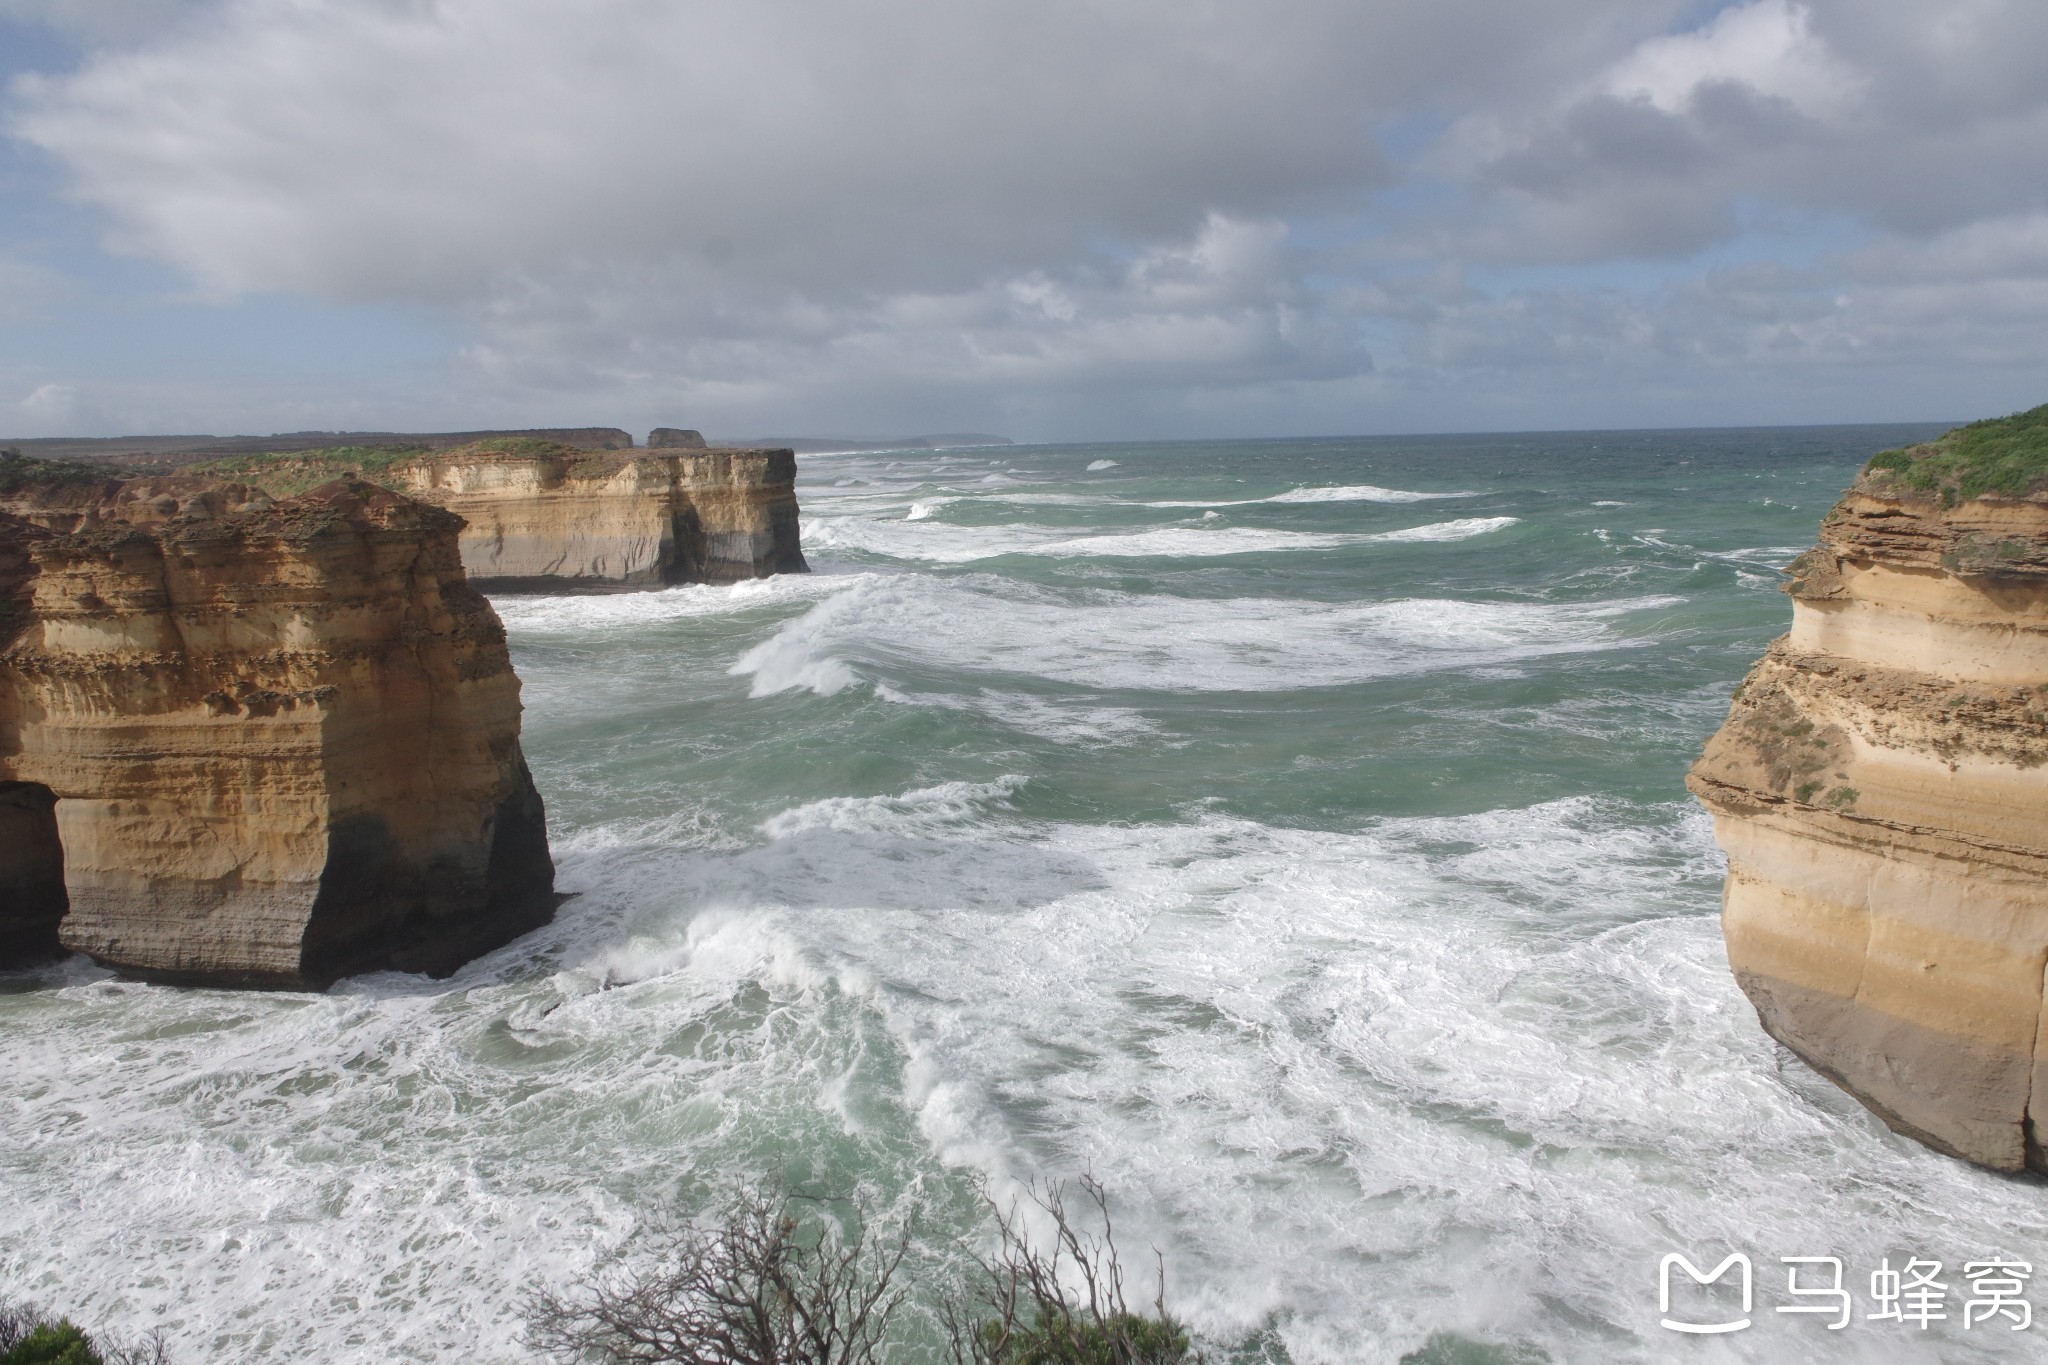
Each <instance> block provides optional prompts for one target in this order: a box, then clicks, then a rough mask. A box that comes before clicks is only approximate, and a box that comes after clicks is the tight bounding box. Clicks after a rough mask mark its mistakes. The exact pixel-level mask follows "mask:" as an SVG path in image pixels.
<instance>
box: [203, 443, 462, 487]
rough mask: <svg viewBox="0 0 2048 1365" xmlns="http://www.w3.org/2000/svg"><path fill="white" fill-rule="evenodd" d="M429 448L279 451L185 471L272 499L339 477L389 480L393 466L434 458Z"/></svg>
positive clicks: (375, 481) (240, 456) (371, 480)
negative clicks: (253, 488)
mask: <svg viewBox="0 0 2048 1365" xmlns="http://www.w3.org/2000/svg"><path fill="white" fill-rule="evenodd" d="M431 453H432V452H431V451H429V450H428V449H427V448H426V447H425V446H337V447H335V448H334V449H332V450H277V451H269V452H266V453H264V454H260V455H230V456H229V457H227V458H226V459H224V460H208V461H206V462H205V463H203V464H195V465H187V466H186V467H185V468H184V469H183V470H181V471H179V472H180V473H185V474H204V475H208V476H210V477H212V478H216V479H227V480H231V481H233V482H235V483H249V484H254V485H256V486H257V487H258V488H261V489H262V490H263V491H264V492H266V493H268V494H270V495H271V496H272V497H278V498H288V497H293V496H295V495H297V494H300V493H303V492H305V491H306V490H307V489H309V488H318V487H319V486H320V485H321V484H323V483H332V482H334V480H336V479H363V480H366V481H368V482H370V483H382V482H384V475H385V473H386V471H388V470H389V469H390V468H391V467H392V466H393V465H400V464H405V463H406V462H408V461H410V460H417V459H419V458H420V457H421V456H422V455H427V454H431Z"/></svg>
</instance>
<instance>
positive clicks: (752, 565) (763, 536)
mask: <svg viewBox="0 0 2048 1365" xmlns="http://www.w3.org/2000/svg"><path fill="white" fill-rule="evenodd" d="M389 480H390V482H391V483H392V485H393V486H394V487H397V488H399V489H401V490H403V491H404V492H405V493H406V494H407V495H408V496H411V497H414V498H418V499H419V500H421V501H422V502H429V503H433V504H435V505H436V506H440V507H445V508H447V509H448V510H449V511H451V512H454V513H456V514H458V515H459V516H461V517H462V518H463V519H464V521H466V522H467V523H468V525H467V527H466V528H465V529H464V531H463V533H462V562H463V566H464V567H465V568H466V569H467V570H468V571H469V576H470V579H471V581H472V582H474V583H475V584H476V585H477V586H478V587H479V588H480V589H482V590H483V591H486V592H492V591H505V590H514V591H517V590H538V591H547V592H562V591H565V590H579V589H582V590H616V589H626V588H643V587H663V586H667V585H670V584H676V583H731V582H736V581H739V580H742V579H749V578H765V577H767V576H768V575H770V574H776V573H802V572H804V571H805V569H806V567H807V566H806V565H805V564H804V557H803V550H802V547H801V545H800V543H799V538H798V526H797V504H796V456H795V454H794V453H792V452H791V451H788V450H694V451H679V450H663V451H661V452H659V453H656V452H651V451H650V452H646V453H630V454H629V453H627V452H624V451H619V452H611V453H596V452H590V451H580V450H571V449H569V448H568V447H563V446H554V447H546V446H543V445H541V444H540V443H533V442H527V443H521V444H520V445H519V446H516V447H515V448H513V449H510V450H496V449H491V448H488V443H485V444H481V445H479V446H478V447H474V448H469V449H464V450H455V451H449V452H447V453H445V454H442V455H436V456H432V457H430V458H427V459H422V460H419V461H417V462H415V463H412V464H409V465H401V466H398V467H396V468H394V469H392V470H391V471H390V475H389Z"/></svg>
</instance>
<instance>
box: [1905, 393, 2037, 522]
mask: <svg viewBox="0 0 2048 1365" xmlns="http://www.w3.org/2000/svg"><path fill="white" fill-rule="evenodd" d="M1865 472H1866V473H1868V474H1871V475H1875V476H1878V477H1880V478H1883V479H1887V480H1889V481H1891V482H1893V483H1895V484H1899V485H1903V486H1905V487H1907V488H1910V489H1913V490H1915V491H1917V492H1922V493H1934V494H1937V495H1938V496H1940V498H1941V500H1942V502H1943V504H1944V505H1945V506H1951V507H1952V506H1954V505H1955V504H1956V503H1957V502H1959V501H1967V500H1969V499H1971V498H1982V497H2003V498H2023V497H2026V496H2027V495H2028V494H2030V493H2035V492H2038V491H2040V490H2041V489H2042V488H2043V487H2044V485H2048V403H2044V404H2042V405H2041V406H2040V407H2037V408H2029V409H2028V410H2027V411H2025V412H2016V413H2014V414H2012V415H2011V416H2009V417H1991V418H1986V419H1985V420H1984V421H1981V422H1971V423H1970V424H1968V425H1967V426H1960V427H1957V428H1956V429H1955V430H1953V431H1950V432H1947V433H1945V434H1943V435H1941V436H1938V437H1936V438H1935V439H1934V440H1932V441H1926V442H1923V443H1922V444H1920V445H1916V446H1907V447H1905V448H1904V449H1902V450H1885V451H1880V452H1879V453H1878V454H1876V455H1874V456H1872V457H1871V460H1870V463H1869V464H1868V465H1866V466H1865Z"/></svg>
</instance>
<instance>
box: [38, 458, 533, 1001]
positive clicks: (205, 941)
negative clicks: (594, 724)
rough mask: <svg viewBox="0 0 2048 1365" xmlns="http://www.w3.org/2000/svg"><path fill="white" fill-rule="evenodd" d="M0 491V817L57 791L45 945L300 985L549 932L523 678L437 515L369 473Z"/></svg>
mask: <svg viewBox="0 0 2048 1365" xmlns="http://www.w3.org/2000/svg"><path fill="white" fill-rule="evenodd" d="M9 498H10V502H11V505H12V506H13V507H14V508H15V510H17V511H18V512H21V513H23V514H24V515H23V517H21V518H13V517H10V518H6V519H5V520H4V521H0V603H5V602H6V601H7V600H8V582H9V579H8V575H9V573H10V570H9V567H8V566H9V565H10V564H12V565H13V566H14V568H13V570H12V572H13V575H14V580H13V581H14V588H13V591H12V598H13V600H14V602H15V603H16V606H17V609H16V611H15V613H14V615H13V617H12V619H13V621H14V638H12V639H11V640H7V639H5V638H0V782H4V783H7V784H11V785H8V786H0V821H5V820H9V819H16V818H17V817H16V816H14V815H13V814H11V812H12V811H13V810H14V808H15V807H19V808H20V809H21V811H22V814H21V815H20V817H18V820H19V823H20V824H22V825H23V826H28V825H31V824H33V823H34V821H35V820H36V819H37V818H38V816H39V813H40V816H41V817H42V818H43V819H44V823H45V824H47V823H48V819H47V817H48V815H49V810H48V805H49V803H48V802H47V801H45V800H41V799H39V794H40V793H41V792H42V791H43V789H47V791H48V792H49V793H52V794H54V797H55V801H54V824H55V827H56V831H57V833H58V835H59V836H60V837H61V855H60V856H61V866H62V871H63V888H62V889H63V891H65V892H68V897H69V912H68V914H66V915H65V916H64V918H63V921H62V928H61V935H62V940H63V943H64V944H65V945H66V946H68V947H71V948H74V949H77V950H79V951H83V952H86V953H89V954H91V955H92V956H93V957H94V958H96V959H98V960H99V961H101V962H104V963H107V964H109V965H111V966H114V967H116V968H118V969H120V970H122V971H124V972H127V973H130V974H133V975H138V976H143V977H149V978H155V979H161V980H169V981H184V982H200V983H207V984H217V985H245V986H273V987H313V988H318V987H321V986H324V985H326V984H327V983H329V982H331V981H333V980H334V979H335V978H337V977H339V976H343V975H347V974H350V973H354V972H359V971H364V970H370V969H374V968H379V967H395V968H399V969H402V970H412V971H430V972H441V971H447V970H452V969H453V968H454V967H455V966H457V965H459V964H460V963H461V962H463V961H464V960H466V959H467V958H469V957H472V956H474V955H475V954H476V953H478V952H481V951H484V950H486V949H488V948H491V947H494V946H496V945H498V944H501V943H504V942H506V941H508V940H509V939H511V938H513V937H515V936H517V935H518V934H521V933H523V932H525V931H526V930H528V929H531V928H533V927H534V926H536V925H538V924H541V923H543V922H545V921H546V920H547V919H548V918H549V916H550V915H551V914H552V912H553V908H554V904H555V897H554V894H553V865H552V862H551V861H550V859H549V856H548V849H547V835H546V828H545V822H544V816H543V811H542V808H541V802H540V798H539V796H538V794H537V793H536V792H535V791H534V788H533V783H532V780H531V778H530V777H529V776H528V773H527V769H526V764H525V761H524V759H523V758H522V756H521V753H520V748H519V683H518V680H517V678H515V677H514V676H513V673H512V669H511V665H510V661H509V658H508V656H507V653H506V647H505V638H504V632H503V628H502V627H501V626H500V624H499V622H498V619H497V616H496V614H495V613H494V612H493V611H492V610H491V607H490V605H489V603H487V602H486V601H485V600H484V599H483V598H482V597H481V596H480V595H479V594H478V593H477V592H476V590H475V589H474V588H472V587H471V586H470V585H469V584H468V583H467V581H466V580H465V578H464V575H463V573H462V569H461V563H460V559H459V556H458V551H457V545H456V537H457V533H458V531H459V529H460V525H461V523H460V521H459V520H458V519H457V518H456V517H454V516H452V515H450V514H449V513H447V512H445V511H442V510H440V509H438V508H433V507H427V506H423V505H421V504H418V503H415V502H412V501H411V500H409V499H406V498H403V497H401V496H398V495H397V494H394V493H392V492H390V491H388V490H385V489H382V488H377V487H373V486H371V485H368V484H362V483H336V484H331V485H328V486H325V487H322V488H319V489H316V490H314V491H312V492H310V493H307V494H305V495H304V496H302V497H299V498H294V499H286V500H281V501H273V500H272V499H271V498H269V497H267V496H265V495H263V494H261V493H259V492H257V491H255V490H253V489H249V488H244V487H237V486H233V485H219V484H209V483H207V482H206V481H204V480H196V479H171V480H131V481H126V482H122V483H118V484H117V485H116V486H113V487H111V488H104V487H103V488H100V489H98V491H97V493H96V494H95V493H94V492H93V490H91V489H89V488H86V487H83V486H81V485H79V484H78V483H76V482H75V481H72V482H65V481H62V480H58V481H49V480H45V481H44V482H43V484H42V485H41V486H40V487H35V486H31V487H28V488H21V487H17V488H15V489H14V490H13V492H12V494H11V495H9ZM24 597H25V598H26V603H27V611H26V612H25V613H24V612H22V611H20V610H19V604H20V603H21V601H22V600H23V598H24ZM10 793H12V794H14V795H15V796H17V797H18V798H19V799H16V800H14V801H13V804H12V805H10V804H9V801H10ZM46 843H47V841H46V840H44V841H43V842H42V843H39V844H38V845H37V847H38V848H43V847H44V846H45V845H46ZM43 857H44V860H43V862H41V863H39V864H37V866H38V867H39V868H41V871H40V872H37V871H35V870H33V869H31V870H30V871H29V872H27V873H23V874H20V875H23V876H24V877H28V876H37V875H42V876H45V878H46V874H47V870H48V859H47V856H46V855H43ZM8 875H14V874H12V873H11V872H10V871H9V869H8V868H6V867H0V878H4V877H6V876H8Z"/></svg>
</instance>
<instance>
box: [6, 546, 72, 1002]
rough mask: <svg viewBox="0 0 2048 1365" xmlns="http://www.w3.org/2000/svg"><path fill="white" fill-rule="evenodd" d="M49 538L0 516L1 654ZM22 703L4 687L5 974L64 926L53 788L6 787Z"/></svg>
mask: <svg viewBox="0 0 2048 1365" xmlns="http://www.w3.org/2000/svg"><path fill="white" fill-rule="evenodd" d="M48 538H49V533H48V532H46V531H43V530H41V529H40V528H38V527H36V526H34V525H32V524H30V523H28V522H25V521H22V520H21V519H20V518H17V517H12V516H9V515H7V514H6V513H4V512H0V650H5V649H6V648H7V647H8V646H9V645H11V644H12V643H14V641H15V639H16V638H17V637H18V636H19V635H20V634H21V633H22V631H23V630H25V629H26V628H27V626H28V620H29V602H30V598H31V596H32V585H33V583H34V580H35V564H34V561H33V558H32V556H31V552H30V547H31V545H32V544H33V542H35V541H38V540H47V539H48ZM20 711H21V707H20V700H19V698H17V697H16V696H15V695H14V692H13V690H12V689H11V688H8V687H6V686H4V685H0V968H6V967H12V966H15V965H18V964H20V963H25V962H33V961H34V960H36V959H37V958H40V957H48V956H51V955H52V954H54V953H55V952H56V951H57V925H58V923H59V922H60V921H61V920H62V919H63V918H64V909H65V904H66V902H65V898H64V852H63V848H62V846H61V844H60V843H59V842H58V838H57V819H56V814H55V807H56V797H55V796H54V795H52V794H51V792H50V789H49V788H48V787H44V786H41V785H39V784H37V783H33V782H19V781H12V780H7V779H6V777H5V774H6V773H7V772H8V771H9V769H10V761H11V760H12V758H13V757H14V755H15V754H16V753H17V752H19V750H20V748H21V744H20V731H21V715H20Z"/></svg>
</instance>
